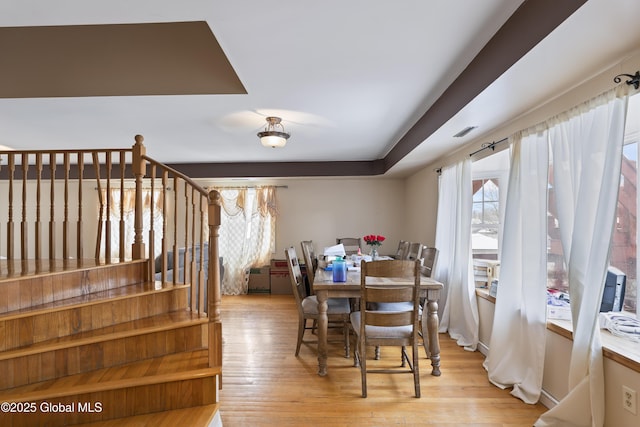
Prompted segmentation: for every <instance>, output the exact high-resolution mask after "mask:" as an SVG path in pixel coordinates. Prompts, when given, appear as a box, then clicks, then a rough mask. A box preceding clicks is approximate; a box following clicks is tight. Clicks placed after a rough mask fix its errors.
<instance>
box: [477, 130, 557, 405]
mask: <svg viewBox="0 0 640 427" xmlns="http://www.w3.org/2000/svg"><path fill="white" fill-rule="evenodd" d="M510 149H511V167H510V172H509V186H508V190H507V199H506V208H505V221H504V233H503V239H502V247H501V256H500V260H501V271H500V285H499V286H498V296H497V298H496V306H495V316H494V320H493V329H492V332H491V341H490V345H489V355H488V356H487V359H486V360H485V363H484V367H485V368H486V369H487V371H488V374H489V380H490V381H491V382H492V383H493V384H495V385H497V386H498V387H500V388H507V387H513V390H512V392H511V394H512V395H514V396H516V397H518V398H520V399H522V400H523V401H524V402H526V403H531V404H533V403H536V402H537V401H538V399H539V398H540V392H541V391H542V374H543V370H544V353H545V333H546V303H547V301H546V286H547V274H546V269H547V265H546V262H547V238H546V229H547V182H548V170H549V149H548V134H547V131H546V129H544V128H543V127H541V128H540V129H531V130H528V131H521V132H517V133H516V134H514V135H513V136H512V137H511V138H510ZM523 331H526V333H523Z"/></svg>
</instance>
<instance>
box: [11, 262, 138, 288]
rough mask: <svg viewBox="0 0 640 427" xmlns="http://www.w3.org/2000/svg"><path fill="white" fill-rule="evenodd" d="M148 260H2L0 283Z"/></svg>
mask: <svg viewBox="0 0 640 427" xmlns="http://www.w3.org/2000/svg"><path fill="white" fill-rule="evenodd" d="M141 262H146V260H133V261H124V262H118V261H116V262H111V263H110V264H107V263H105V262H104V261H100V260H95V259H93V258H89V259H68V260H62V259H54V260H48V259H47V260H32V259H29V260H7V259H2V260H0V283H1V282H3V281H7V280H19V279H21V278H33V277H38V276H45V275H50V274H57V273H65V272H69V271H80V270H89V269H94V268H105V267H112V266H114V265H119V264H131V263H141Z"/></svg>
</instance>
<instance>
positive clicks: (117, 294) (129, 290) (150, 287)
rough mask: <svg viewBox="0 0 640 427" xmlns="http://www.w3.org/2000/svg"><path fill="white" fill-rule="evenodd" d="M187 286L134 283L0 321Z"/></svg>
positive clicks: (8, 314)
mask: <svg viewBox="0 0 640 427" xmlns="http://www.w3.org/2000/svg"><path fill="white" fill-rule="evenodd" d="M188 286H189V285H180V284H178V285H173V284H171V283H165V284H163V283H161V282H159V281H153V282H143V283H136V284H132V285H127V286H120V287H117V288H113V289H108V290H104V291H98V292H92V293H87V294H84V295H80V296H77V297H73V298H66V299H62V300H58V301H54V302H50V303H46V304H41V305H35V306H31V307H28V308H23V309H20V310H14V311H9V312H6V313H2V314H0V321H2V320H11V319H17V318H21V317H27V316H33V315H34V314H42V313H49V312H55V311H60V310H67V309H70V308H74V307H79V306H85V305H92V304H100V303H101V302H103V301H105V300H109V302H113V301H114V300H118V299H124V298H131V297H137V296H142V295H145V294H150V293H154V292H169V291H172V290H175V289H180V288H184V287H188Z"/></svg>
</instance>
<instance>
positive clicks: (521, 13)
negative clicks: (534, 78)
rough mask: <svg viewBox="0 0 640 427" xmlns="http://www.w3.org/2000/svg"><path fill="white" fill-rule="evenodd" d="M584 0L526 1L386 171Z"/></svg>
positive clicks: (389, 159) (396, 151) (401, 144)
mask: <svg viewBox="0 0 640 427" xmlns="http://www.w3.org/2000/svg"><path fill="white" fill-rule="evenodd" d="M584 3H586V0H575V1H574V0H560V1H559V0H525V2H524V3H523V4H522V5H520V7H519V8H518V9H517V10H516V11H515V12H514V13H513V15H511V17H510V18H509V19H508V20H507V22H505V24H504V25H503V26H502V27H501V28H500V29H499V30H498V32H496V34H495V35H494V36H493V37H492V38H491V40H489V42H488V43H487V44H486V45H485V46H484V47H483V48H482V50H481V51H480V52H479V53H478V55H477V56H476V57H475V58H474V59H473V60H472V61H471V63H470V64H469V65H468V66H467V68H466V69H465V70H464V71H463V72H462V73H461V74H460V75H459V76H458V78H457V79H456V80H455V81H454V82H453V83H452V84H451V86H449V87H448V88H447V89H446V90H445V91H444V93H443V94H442V96H440V98H438V100H437V101H436V102H435V103H434V104H433V105H432V106H431V108H429V110H427V112H426V113H425V114H424V115H423V116H422V117H421V118H420V119H419V120H418V121H417V122H416V124H415V125H414V126H413V127H412V128H411V129H409V131H408V132H407V133H406V134H405V135H404V136H403V137H402V138H401V139H400V141H398V143H397V144H396V145H395V146H394V147H393V149H391V151H390V152H389V154H387V156H386V157H385V158H384V162H385V172H386V171H388V170H389V169H390V168H391V167H393V166H394V165H395V164H396V163H398V162H399V161H400V160H402V158H404V157H405V156H406V155H407V154H409V153H410V152H411V151H412V150H413V149H414V148H416V147H417V146H418V145H420V144H421V143H422V142H424V140H426V139H427V138H428V137H429V136H431V135H432V134H433V133H434V132H435V131H436V130H438V129H439V128H440V127H441V126H442V125H444V124H445V123H446V122H447V121H448V120H449V119H450V118H452V117H453V116H454V115H455V114H456V113H457V112H458V111H460V110H461V109H462V108H463V107H464V106H465V105H467V104H468V103H469V102H470V101H471V100H472V99H473V98H475V97H476V96H477V95H479V94H480V93H481V92H482V91H483V90H484V89H486V88H487V87H488V86H489V85H490V84H491V83H492V82H493V81H495V80H496V79H497V78H498V77H500V76H501V75H502V74H503V73H504V72H505V71H507V70H508V69H509V67H511V66H512V65H513V64H515V63H516V62H517V61H518V60H519V59H520V58H522V57H523V56H524V55H525V54H526V53H527V52H529V51H530V50H531V49H533V47H534V46H535V45H537V44H538V43H539V42H540V41H541V40H542V39H544V38H545V37H546V36H547V35H549V34H550V33H551V32H552V31H553V30H554V29H555V28H556V27H557V26H558V25H560V24H561V23H562V22H563V21H564V20H566V19H567V18H568V17H569V16H571V15H572V14H573V13H574V12H575V11H576V10H577V9H578V8H580V6H582V5H583V4H584Z"/></svg>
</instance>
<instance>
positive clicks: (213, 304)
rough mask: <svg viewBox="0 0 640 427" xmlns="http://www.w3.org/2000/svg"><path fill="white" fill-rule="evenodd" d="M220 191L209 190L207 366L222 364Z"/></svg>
mask: <svg viewBox="0 0 640 427" xmlns="http://www.w3.org/2000/svg"><path fill="white" fill-rule="evenodd" d="M220 208H221V197H220V193H219V192H217V191H215V190H213V191H210V192H209V212H208V220H209V266H208V268H209V276H208V280H207V298H208V301H207V314H208V316H209V367H211V368H213V367H218V366H222V321H221V319H220V304H221V294H222V291H221V286H220V261H219V256H220V254H219V252H218V237H219V236H220Z"/></svg>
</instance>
